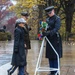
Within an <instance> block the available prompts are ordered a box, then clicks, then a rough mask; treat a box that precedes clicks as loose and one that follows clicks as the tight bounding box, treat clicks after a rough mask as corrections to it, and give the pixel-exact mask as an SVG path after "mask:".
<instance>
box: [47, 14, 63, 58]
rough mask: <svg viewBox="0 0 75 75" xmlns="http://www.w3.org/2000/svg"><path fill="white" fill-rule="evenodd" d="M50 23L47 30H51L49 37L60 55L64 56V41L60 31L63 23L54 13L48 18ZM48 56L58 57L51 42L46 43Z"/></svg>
mask: <svg viewBox="0 0 75 75" xmlns="http://www.w3.org/2000/svg"><path fill="white" fill-rule="evenodd" d="M46 21H47V23H48V28H47V31H49V34H48V36H47V38H48V39H49V41H50V42H51V44H52V45H53V47H54V48H55V50H56V51H57V53H58V54H59V57H60V58H61V57H62V41H61V36H60V34H59V32H58V30H59V29H60V26H61V23H60V17H58V16H56V15H54V16H52V17H49V18H47V19H46ZM46 58H49V59H56V58H57V56H56V54H55V52H54V51H53V49H52V47H51V46H50V45H49V43H48V42H47V43H46Z"/></svg>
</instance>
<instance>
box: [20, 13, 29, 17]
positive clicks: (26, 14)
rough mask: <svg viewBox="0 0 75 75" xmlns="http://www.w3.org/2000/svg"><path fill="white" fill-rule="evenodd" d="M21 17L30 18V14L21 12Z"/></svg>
mask: <svg viewBox="0 0 75 75" xmlns="http://www.w3.org/2000/svg"><path fill="white" fill-rule="evenodd" d="M21 15H22V16H29V13H28V12H21Z"/></svg>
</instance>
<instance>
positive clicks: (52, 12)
mask: <svg viewBox="0 0 75 75" xmlns="http://www.w3.org/2000/svg"><path fill="white" fill-rule="evenodd" d="M54 14H55V13H54V9H53V10H52V11H51V13H48V15H49V17H52V16H53V15H54Z"/></svg>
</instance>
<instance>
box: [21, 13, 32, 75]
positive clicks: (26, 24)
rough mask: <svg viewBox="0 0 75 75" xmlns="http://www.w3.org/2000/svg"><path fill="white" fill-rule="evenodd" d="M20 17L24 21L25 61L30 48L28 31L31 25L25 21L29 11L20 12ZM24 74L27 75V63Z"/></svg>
mask: <svg viewBox="0 0 75 75" xmlns="http://www.w3.org/2000/svg"><path fill="white" fill-rule="evenodd" d="M21 17H22V18H23V19H24V20H25V21H26V23H25V27H24V29H25V31H26V32H27V34H25V42H26V61H27V54H28V49H31V45H30V44H31V43H30V38H29V31H30V30H31V27H30V26H29V25H28V23H27V20H28V17H29V13H28V12H22V13H21ZM25 75H29V73H28V72H27V65H26V66H25Z"/></svg>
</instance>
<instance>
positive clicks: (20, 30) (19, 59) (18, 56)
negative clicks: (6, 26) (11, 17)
mask: <svg viewBox="0 0 75 75" xmlns="http://www.w3.org/2000/svg"><path fill="white" fill-rule="evenodd" d="M25 22H26V21H25V20H24V19H23V18H20V19H17V20H16V26H15V27H16V28H15V31H14V49H13V56H12V62H11V65H12V67H11V68H10V69H9V70H8V75H11V74H12V73H13V72H14V71H15V70H16V68H18V69H19V73H18V75H24V66H26V54H25V50H26V47H25V45H26V43H25V40H24V38H25V37H24V36H25V33H27V32H25V30H24V24H25Z"/></svg>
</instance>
